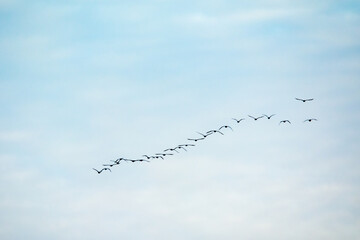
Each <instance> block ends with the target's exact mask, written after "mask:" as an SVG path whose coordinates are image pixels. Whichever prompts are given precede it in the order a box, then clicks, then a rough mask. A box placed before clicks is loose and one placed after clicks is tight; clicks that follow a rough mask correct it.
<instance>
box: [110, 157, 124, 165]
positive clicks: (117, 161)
mask: <svg viewBox="0 0 360 240" xmlns="http://www.w3.org/2000/svg"><path fill="white" fill-rule="evenodd" d="M124 160H125V158H118V159H116V160H115V161H114V160H111V161H112V162H114V163H115V164H120V161H124Z"/></svg>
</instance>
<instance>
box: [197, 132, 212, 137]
mask: <svg viewBox="0 0 360 240" xmlns="http://www.w3.org/2000/svg"><path fill="white" fill-rule="evenodd" d="M197 133H198V134H200V135H201V136H203V137H204V138H206V137H207V136H209V135H211V133H210V134H209V133H207V134H203V133H201V132H197Z"/></svg>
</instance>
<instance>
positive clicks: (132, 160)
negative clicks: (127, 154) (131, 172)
mask: <svg viewBox="0 0 360 240" xmlns="http://www.w3.org/2000/svg"><path fill="white" fill-rule="evenodd" d="M125 161H129V162H150V161H149V160H146V159H126V160H125Z"/></svg>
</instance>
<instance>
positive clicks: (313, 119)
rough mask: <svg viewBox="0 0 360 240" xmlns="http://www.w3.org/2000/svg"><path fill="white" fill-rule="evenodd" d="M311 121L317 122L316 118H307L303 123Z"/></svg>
mask: <svg viewBox="0 0 360 240" xmlns="http://www.w3.org/2000/svg"><path fill="white" fill-rule="evenodd" d="M311 121H317V119H316V118H309V119H306V120H305V121H304V122H311Z"/></svg>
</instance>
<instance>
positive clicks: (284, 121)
mask: <svg viewBox="0 0 360 240" xmlns="http://www.w3.org/2000/svg"><path fill="white" fill-rule="evenodd" d="M280 123H290V124H291V122H290V121H289V120H282V121H280V122H279V125H280Z"/></svg>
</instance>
